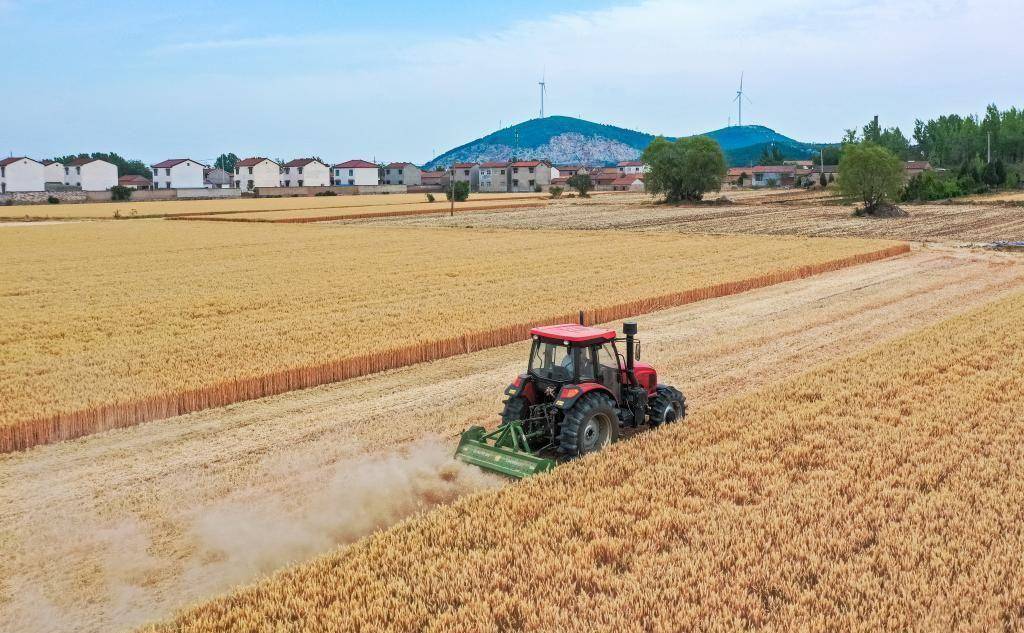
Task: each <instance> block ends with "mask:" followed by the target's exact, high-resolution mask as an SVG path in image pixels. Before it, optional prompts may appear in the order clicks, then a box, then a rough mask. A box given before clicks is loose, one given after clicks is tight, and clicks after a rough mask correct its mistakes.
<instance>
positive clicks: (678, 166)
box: [643, 136, 726, 204]
mask: <svg viewBox="0 0 1024 633" xmlns="http://www.w3.org/2000/svg"><path fill="white" fill-rule="evenodd" d="M643 161H644V163H646V164H647V165H649V166H650V171H649V172H648V174H647V177H646V179H645V180H644V184H645V186H646V189H647V191H648V192H649V193H650V194H651V195H654V196H656V195H659V194H663V195H664V196H665V202H668V203H670V204H675V203H678V202H682V201H684V200H700V199H701V198H703V197H704V194H705V193H706V192H708V191H718V190H719V189H721V188H722V179H723V178H724V177H725V173H726V166H725V155H724V154H723V153H722V148H721V147H719V145H718V143H716V142H715V141H714V140H713V139H710V138H707V137H705V136H695V137H691V138H681V139H678V140H676V141H674V142H669V141H667V140H665V139H664V138H663V137H660V136H659V137H658V138H656V139H654V140H653V141H652V142H651V144H650V145H648V146H647V149H645V150H644V154H643Z"/></svg>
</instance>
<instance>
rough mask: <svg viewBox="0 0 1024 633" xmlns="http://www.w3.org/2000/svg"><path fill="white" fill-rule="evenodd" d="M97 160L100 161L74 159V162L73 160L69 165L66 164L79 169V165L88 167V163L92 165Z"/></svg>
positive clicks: (94, 159)
mask: <svg viewBox="0 0 1024 633" xmlns="http://www.w3.org/2000/svg"><path fill="white" fill-rule="evenodd" d="M98 160H100V159H99V158H76V159H75V160H73V161H71V162H70V163H68V165H70V166H72V167H79V166H81V165H88V164H89V163H94V162H96V161H98Z"/></svg>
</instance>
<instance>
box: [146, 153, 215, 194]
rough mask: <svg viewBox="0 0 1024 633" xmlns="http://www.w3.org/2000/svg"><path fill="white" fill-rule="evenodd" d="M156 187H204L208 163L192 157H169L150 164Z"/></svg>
mask: <svg viewBox="0 0 1024 633" xmlns="http://www.w3.org/2000/svg"><path fill="white" fill-rule="evenodd" d="M149 167H150V169H152V170H153V188H154V189H202V188H204V187H205V186H206V184H205V183H204V182H203V170H204V169H206V168H207V166H206V165H204V164H202V163H200V162H199V161H196V160H192V159H191V158H169V159H167V160H164V161H160V162H159V163H156V164H153V165H150V166H149Z"/></svg>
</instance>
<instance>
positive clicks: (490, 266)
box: [0, 220, 906, 451]
mask: <svg viewBox="0 0 1024 633" xmlns="http://www.w3.org/2000/svg"><path fill="white" fill-rule="evenodd" d="M605 238H606V236H604V235H601V234H598V233H595V232H586V231H585V232H578V233H574V234H569V233H566V232H556V233H543V232H528V233H521V232H509V231H481V230H452V229H426V230H424V229H409V228H398V229H382V228H375V227H347V226H338V225H302V226H291V225H288V226H276V225H275V226H272V225H267V224H221V223H217V224H210V223H196V222H167V221H161V220H139V221H133V222H119V223H116V224H109V223H98V222H81V223H74V224H68V225H65V226H50V227H47V228H46V229H38V228H24V229H18V228H9V229H5V230H3V231H0V250H2V251H3V252H4V255H5V266H4V267H3V268H2V269H0V288H3V294H2V295H0V323H2V325H0V346H2V347H0V350H2V354H3V358H4V362H3V364H2V365H0V451H3V450H14V449H19V448H27V447H30V446H33V445H36V444H39V443H45V442H50V441H57V440H61V439H67V438H69V437H78V436H81V435H84V434H87V433H91V432H96V431H99V430H104V429H108V428H115V427H119V426H126V425H130V424H135V423H138V422H140V421H144V420H151V419H158V418H163V417H169V416H172V415H177V414H180V413H186V412H189V411H196V410H200V409H204V408H208V407H211V406H222V405H224V404H229V403H231V402H237V401H239V400H246V399H251V398H256V397H261V396H265V395H272V394H275V393H282V392H285V391H289V390H292V389H298V388H304V387H310V386H313V385H317V384H324V383H327V382H334V381H337V380H342V379H345V378H351V377H354V376H359V375H365V374H368V373H373V372H376V371H381V370H385V369H392V368H395V367H400V366H403V365H408V364H412V363H416V362H423V361H427V360H433V359H436V358H442V357H446V356H451V355H454V354H461V353H465V352H468V351H473V350H476V349H482V348H485V347H492V346H494V345H503V344H507V343H510V342H512V341H516V340H524V339H525V338H526V337H527V335H528V332H529V329H530V327H531V326H532V325H533V324H534V323H536V322H538V321H547V322H551V321H556V322H566V321H575V320H576V315H577V312H578V311H579V310H583V311H584V312H585V316H586V318H587V319H588V320H589V321H590V322H595V321H601V320H606V319H609V318H618V317H621V316H626V315H629V314H637V313H642V312H648V311H651V310H654V309H659V308H665V307H669V306H674V305H682V304H684V303H689V302H692V301H697V300H701V299H707V298H710V297H715V296H723V295H726V294H730V293H735V292H742V291H745V290H749V289H751V288H756V287H763V286H765V285H769V284H772V283H778V282H780V281H785V280H790V279H796V278H800V277H806V276H808V275H811V274H815V273H819V272H824V271H826V270H834V269H836V268H839V267H843V266H848V265H853V264H856V263H861V262H864V261H871V260H875V259H879V258H881V257H887V256H891V255H893V254H897V253H900V252H903V251H905V250H906V246H905V245H903V244H898V243H895V242H888V241H886V242H882V241H865V240H815V239H808V238H793V237H789V238H780V239H775V240H763V239H757V238H751V237H747V236H737V237H716V236H680V235H665V234H663V235H641V234H629V235H625V236H618V237H617V238H616V239H615V240H613V241H609V240H607V239H605ZM595 253H600V254H601V257H595V256H594V255H595ZM638 253H642V254H643V257H637V256H636V254H638ZM652 261H656V262H657V263H658V274H656V275H654V274H651V268H650V262H652ZM580 270H587V271H589V273H590V274H588V275H582V276H581V275H580V274H579V271H580ZM617 279H629V283H628V284H625V283H624V284H615V283H608V282H609V280H617ZM552 289H557V291H552ZM538 290H540V291H541V292H543V298H541V299H538V297H537V292H538Z"/></svg>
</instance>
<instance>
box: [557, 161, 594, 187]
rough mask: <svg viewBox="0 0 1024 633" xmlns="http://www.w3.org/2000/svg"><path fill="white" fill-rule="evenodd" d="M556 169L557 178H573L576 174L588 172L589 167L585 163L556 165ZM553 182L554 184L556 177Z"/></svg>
mask: <svg viewBox="0 0 1024 633" xmlns="http://www.w3.org/2000/svg"><path fill="white" fill-rule="evenodd" d="M555 169H557V170H558V176H556V178H559V179H562V178H572V177H573V176H575V175H576V174H585V173H587V168H586V167H585V166H583V165H556V166H555ZM552 184H554V179H552Z"/></svg>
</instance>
